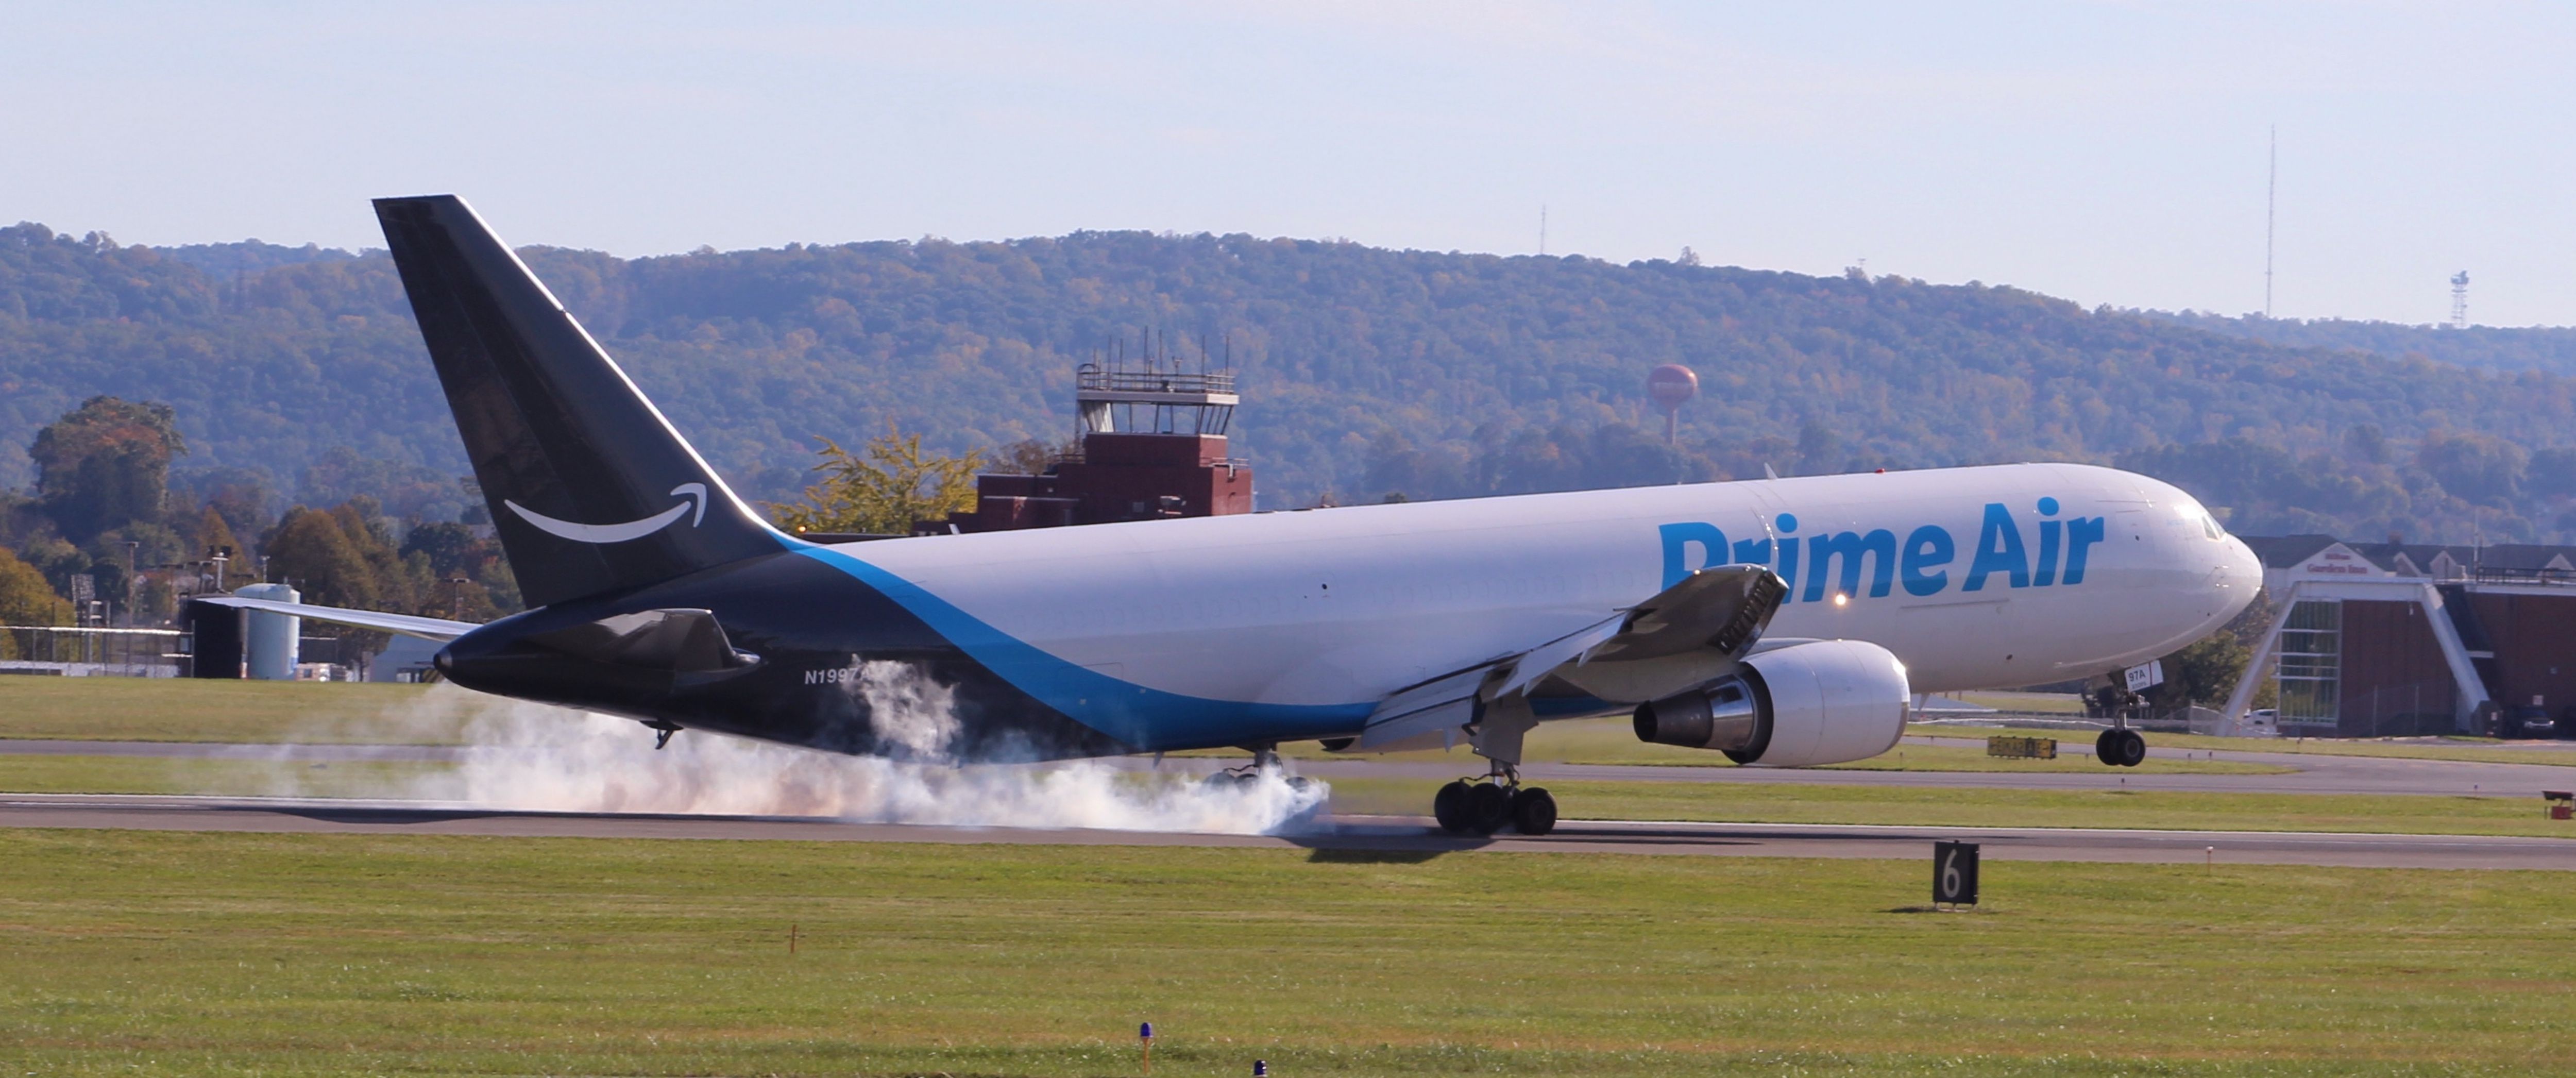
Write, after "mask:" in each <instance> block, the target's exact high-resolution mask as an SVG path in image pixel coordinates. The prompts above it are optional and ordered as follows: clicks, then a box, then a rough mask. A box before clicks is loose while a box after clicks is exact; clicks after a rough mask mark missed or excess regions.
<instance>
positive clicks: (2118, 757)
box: [2093, 728, 2147, 767]
mask: <svg viewBox="0 0 2576 1078" xmlns="http://www.w3.org/2000/svg"><path fill="white" fill-rule="evenodd" d="M2093 758H2094V759H2097V760H2100V761H2102V762H2103V763H2104V764H2105V765H2107V766H2110V767H2136V766H2138V765H2139V764H2141V763H2144V762H2146V759H2147V739H2146V737H2145V736H2143V735H2141V734H2139V733H2138V732H2137V731H2135V730H2130V729H2125V728H2122V729H2113V730H2104V731H2102V736H2100V737H2097V738H2094V739H2093Z"/></svg>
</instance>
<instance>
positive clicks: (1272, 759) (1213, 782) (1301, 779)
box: [1206, 741, 1315, 794]
mask: <svg viewBox="0 0 2576 1078" xmlns="http://www.w3.org/2000/svg"><path fill="white" fill-rule="evenodd" d="M1244 747H1245V748H1249V749H1251V750H1252V762H1251V763H1248V764H1244V765H1242V766H1240V767H1229V768H1226V769H1224V770H1222V771H1216V772H1211V773H1210V774H1209V775H1208V777H1207V780H1206V782H1207V786H1208V788H1209V789H1219V788H1223V787H1228V786H1237V787H1246V788H1249V787H1251V786H1254V785H1257V784H1258V783H1260V781H1261V776H1262V774H1263V773H1264V772H1273V771H1278V770H1280V769H1281V768H1280V766H1279V743H1278V742H1276V741H1269V742H1263V743H1261V744H1258V745H1247V746H1244ZM1283 781H1285V782H1286V783H1287V784H1288V788H1289V789H1290V790H1294V791H1296V792H1298V793H1301V794H1302V793H1305V792H1306V791H1308V790H1311V789H1314V788H1315V780H1313V779H1310V778H1307V777H1306V776H1304V775H1289V776H1286V777H1285V778H1284V779H1283Z"/></svg>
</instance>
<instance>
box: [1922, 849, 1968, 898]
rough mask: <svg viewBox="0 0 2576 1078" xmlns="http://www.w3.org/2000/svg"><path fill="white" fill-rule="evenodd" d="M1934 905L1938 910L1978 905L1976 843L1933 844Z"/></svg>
mask: <svg viewBox="0 0 2576 1078" xmlns="http://www.w3.org/2000/svg"><path fill="white" fill-rule="evenodd" d="M1932 904H1933V905H1935V906H1940V905H1952V906H1974V905H1976V904H1977V844H1976V843H1974V842H1935V843H1933V844H1932Z"/></svg>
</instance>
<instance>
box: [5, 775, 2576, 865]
mask: <svg viewBox="0 0 2576 1078" xmlns="http://www.w3.org/2000/svg"><path fill="white" fill-rule="evenodd" d="M0 827H43V828H119V829H144V830H167V831H237V832H284V833H304V834H402V835H492V836H518V837H564V838H614V839H642V838H654V839H732V840H742V839H777V840H794V841H829V842H936V843H962V844H975V843H996V844H1040V845H1095V846H1224V847H1254V848H1301V849H1306V850H1310V851H1312V853H1311V857H1312V858H1313V859H1314V860H1317V861H1388V862H1409V861H1426V860H1430V859H1432V858H1435V857H1442V856H1451V855H1465V854H1472V853H1478V852H1514V853H1616V854H1644V855H1699V856H1739V857H1744V856H1750V857H1857V858H1896V859H1915V858H1925V857H1929V856H1930V853H1931V844H1932V843H1933V842H1935V841H1939V840H1944V839H1952V840H1964V841H1971V842H1977V843H1980V844H1981V846H1982V852H1983V853H1984V855H1985V857H1987V858H1989V859H1994V860H2007V861H2012V860H2019V861H2110V862H2164V863H2184V864H2200V863H2209V864H2294V865H2333V866H2346V867H2357V868H2439V869H2469V868H2476V869H2550V870H2559V871H2567V870H2576V840H2570V839H2555V838H2495V837H2479V836H2460V835H2386V834H2329V833H2311V832H2268V831H2265V832H2246V831H2129V830H2089V829H2074V828H1995V827H1864V826H1831V825H1800V824H1712V823H1669V822H1653V821H1642V822H1641V821H1620V822H1610V821H1587V820H1569V821H1566V822H1565V823H1563V824H1561V825H1560V826H1559V827H1558V829H1557V831H1556V832H1555V833H1554V834H1550V835H1546V836H1544V837H1528V836H1520V835H1496V836H1493V837H1491V838H1461V837H1456V836H1451V835H1446V834H1443V833H1441V832H1440V831H1439V830H1438V829H1436V828H1434V827H1432V826H1431V825H1430V822H1429V821H1428V820H1423V819H1418V818H1410V817H1390V816H1355V817H1340V818H1328V819H1324V820H1319V821H1316V822H1314V823H1313V824H1312V825H1311V826H1308V827H1306V828H1304V829H1302V830H1300V831H1297V832H1295V833H1291V834H1280V835H1211V834H1191V833H1173V832H1149V831H1107V830H1078V829H1043V828H1006V827H942V826H928V825H920V824H879V823H859V822H851V821H845V820H832V819H816V818H810V817H774V816H672V815H655V814H640V813H561V812H494V811H486V810H479V809H471V808H459V807H454V806H439V805H424V804H405V803H397V802H349V801H300V800H284V799H264V798H217V797H140V796H131V795H109V794H51V795H37V794H12V795H0Z"/></svg>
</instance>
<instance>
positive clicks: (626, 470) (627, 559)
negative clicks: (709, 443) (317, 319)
mask: <svg viewBox="0 0 2576 1078" xmlns="http://www.w3.org/2000/svg"><path fill="white" fill-rule="evenodd" d="M376 219H377V220H378V221H379V222H381V223H382V224H383V225H384V230H385V242H386V244H387V246H389V247H390V248H391V249H392V251H393V259H394V266H395V268H396V269H398V270H400V271H401V273H402V281H403V290H404V291H405V292H406V293H408V294H409V295H410V297H411V307H412V313H413V315H414V316H416V317H417V318H418V319H419V321H420V335H421V339H422V340H423V341H424V342H425V343H427V344H428V346H429V356H430V360H431V362H433V363H434V364H436V365H437V367H438V380H439V384H440V385H441V386H443V387H445V389H446V391H447V403H448V407H449V408H451V409H453V410H454V411H455V413H456V429H457V432H458V433H459V434H461V435H463V436H464V439H465V452H466V455H467V457H469V458H470V459H472V460H473V462H474V478H475V480H476V481H477V482H479V483H481V484H482V486H483V497H484V500H485V501H486V502H487V503H488V504H489V505H490V506H491V511H492V524H493V527H495V528H496V529H498V531H499V533H500V538H501V547H502V549H503V551H504V552H506V553H507V554H508V555H509V559H510V569H511V571H512V572H513V573H514V574H516V575H517V577H518V580H519V590H520V592H521V594H522V595H524V596H525V597H526V599H527V602H528V605H530V606H542V605H546V604H549V603H555V602H560V601H562V600H565V599H573V598H579V597H581V596H585V595H594V594H598V593H601V592H607V591H614V590H618V589H622V588H629V587H635V586H638V585H643V584H651V583H655V582H658V581H662V580H668V579H670V578H672V577H676V576H680V575H682V574H685V573H689V572H693V571H696V570H699V569H705V568H709V567H712V566H717V565H722V564H725V563H727V562H732V561H739V560H741V559H743V558H748V557H754V556H757V555H761V554H769V553H775V552H777V551H779V550H781V549H783V547H784V544H783V543H782V542H781V541H780V539H779V537H778V534H777V533H776V532H775V531H773V530H771V529H770V528H769V527H768V525H766V524H764V523H763V522H762V521H761V520H760V518H759V517H758V516H757V515H756V514H754V513H753V512H752V511H751V509H750V508H749V507H747V506H745V505H743V504H742V501H741V500H740V499H738V498H736V497H734V494H733V492H732V491H731V490H728V489H726V488H725V485H724V481H723V480H721V479H718V478H716V475H715V472H714V471H713V470H712V469H710V468H708V467H707V463H706V461H705V460H703V459H701V458H699V456H698V453H697V451H696V450H694V449H691V448H690V447H689V443H688V442H687V441H686V440H685V439H682V438H681V437H680V435H679V432H678V431H675V430H673V429H671V424H670V421H668V420H666V419H664V418H662V413H661V412H660V411H659V410H657V409H655V408H654V407H653V402H651V401H648V400H646V399H644V394H643V393H641V392H639V391H637V390H636V388H635V384H634V383H633V382H631V381H628V380H627V378H626V373H625V372H624V371H621V370H619V369H618V368H617V364H616V363H615V362H613V361H611V360H610V359H609V358H608V353H606V352H604V351H601V350H600V347H599V344H598V342H596V341H593V340H591V338H590V334H588V333H586V332H584V331H583V330H582V328H581V325H580V323H578V322H575V321H574V320H573V317H572V315H571V314H570V313H569V312H567V311H565V310H564V308H563V305H562V304H561V303H558V302H556V301H555V297H554V294H553V293H551V292H548V291H547V290H546V287H545V286H544V285H543V284H540V283H538V282H537V279H536V276H535V275H534V274H531V273H529V272H528V267H527V266H526V265H524V264H522V263H521V262H520V261H519V258H518V256H517V255H515V254H512V253H511V251H510V249H509V247H507V246H505V245H504V244H502V242H501V240H500V237H497V236H494V235H493V234H492V230H491V229H489V228H486V227H484V224H483V221H482V219H481V218H479V217H477V216H475V214H474V211H473V210H472V209H471V208H469V207H467V206H466V205H465V202H464V200H462V199H459V198H457V197H455V196H453V195H428V196H422V197H417V198H384V199H377V200H376Z"/></svg>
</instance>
